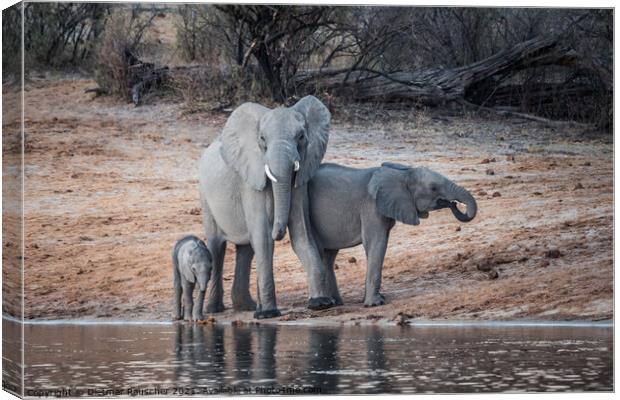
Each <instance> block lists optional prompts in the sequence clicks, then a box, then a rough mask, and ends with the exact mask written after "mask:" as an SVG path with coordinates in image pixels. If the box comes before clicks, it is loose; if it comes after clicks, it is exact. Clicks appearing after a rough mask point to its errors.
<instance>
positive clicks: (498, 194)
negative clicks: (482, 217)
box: [493, 192, 502, 197]
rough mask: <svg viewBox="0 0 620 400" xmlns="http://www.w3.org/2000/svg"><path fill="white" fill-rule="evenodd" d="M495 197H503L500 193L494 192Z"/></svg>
mask: <svg viewBox="0 0 620 400" xmlns="http://www.w3.org/2000/svg"><path fill="white" fill-rule="evenodd" d="M493 197H502V194H501V193H500V192H493Z"/></svg>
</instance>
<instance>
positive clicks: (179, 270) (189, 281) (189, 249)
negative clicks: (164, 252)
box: [172, 235, 212, 321]
mask: <svg viewBox="0 0 620 400" xmlns="http://www.w3.org/2000/svg"><path fill="white" fill-rule="evenodd" d="M211 262H212V259H211V253H209V249H207V246H206V245H205V243H204V242H203V241H202V240H200V239H198V238H197V237H196V236H191V235H190V236H186V237H184V238H183V239H181V240H179V241H178V242H176V244H175V245H174V249H173V250H172V268H173V274H172V276H173V280H174V317H173V318H174V319H175V320H176V319H181V310H182V308H183V313H182V314H183V318H184V319H185V320H188V321H189V320H191V319H192V317H193V319H194V320H196V321H198V320H201V319H203V316H202V304H203V303H204V299H205V292H206V290H207V284H208V283H209V277H210V276H211V266H212V264H211ZM196 284H198V288H199V289H200V290H199V292H198V300H197V301H196V303H195V304H194V299H193V293H194V286H195V285H196ZM181 295H183V307H181Z"/></svg>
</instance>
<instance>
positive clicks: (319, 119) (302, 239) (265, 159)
mask: <svg viewBox="0 0 620 400" xmlns="http://www.w3.org/2000/svg"><path fill="white" fill-rule="evenodd" d="M330 120H331V115H330V113H329V110H328V109H327V107H325V105H323V103H321V102H320V101H319V100H318V99H317V98H315V97H313V96H306V97H304V98H303V99H301V100H300V101H299V102H298V103H297V104H295V105H294V106H292V107H290V108H284V107H280V108H276V109H273V110H272V109H269V108H266V107H263V106H261V105H259V104H255V103H245V104H243V105H241V106H239V107H238V108H237V109H236V110H235V111H234V112H233V113H232V114H231V116H230V117H229V119H228V121H227V122H226V125H225V126H224V130H223V131H222V133H221V134H220V136H219V137H218V138H217V139H216V140H215V141H214V142H213V144H211V145H210V146H209V147H208V148H207V149H206V150H205V151H204V153H203V155H202V158H201V160H200V182H199V185H200V198H201V203H202V210H203V224H204V229H205V234H206V236H207V240H208V247H209V251H211V254H212V256H213V272H212V277H211V278H212V279H211V281H212V286H211V290H210V292H209V302H208V305H207V311H208V312H211V313H214V312H220V311H222V310H223V309H224V305H223V289H222V267H223V262H224V252H225V249H226V242H227V241H229V242H232V243H234V244H235V245H236V250H237V252H236V253H237V257H236V266H235V281H234V283H233V289H232V302H233V308H234V309H235V310H252V309H255V310H256V312H255V314H254V316H255V317H256V318H270V317H275V316H278V315H280V312H279V311H278V308H277V305H276V294H275V284H274V279H273V249H274V241H276V240H280V239H282V238H283V237H284V235H285V233H286V229H287V226H288V227H289V231H290V237H291V242H292V244H293V249H294V250H295V252H296V253H297V255H298V256H299V258H300V259H301V261H302V263H303V265H304V267H305V268H306V272H307V274H308V286H309V292H310V299H309V304H308V307H309V308H312V309H321V308H328V307H331V306H332V305H335V304H336V303H338V302H340V298H339V296H338V293H337V287H336V284H335V277H334V276H333V274H328V273H327V269H326V268H325V266H324V265H323V263H322V261H321V256H320V253H319V251H318V248H317V245H316V243H315V241H314V238H313V237H312V232H311V228H310V223H309V216H308V214H309V212H308V194H307V183H308V181H309V180H310V178H312V176H313V175H314V173H315V172H316V170H317V169H318V167H319V165H320V163H321V160H322V158H323V155H324V154H325V150H326V149H327V141H328V131H329V124H330ZM289 214H290V218H289ZM254 256H255V257H256V269H257V278H258V299H257V300H258V301H257V303H254V301H253V300H252V298H251V297H250V292H249V276H250V265H251V262H252V258H253V257H254Z"/></svg>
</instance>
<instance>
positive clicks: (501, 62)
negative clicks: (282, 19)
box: [294, 38, 612, 106]
mask: <svg viewBox="0 0 620 400" xmlns="http://www.w3.org/2000/svg"><path fill="white" fill-rule="evenodd" d="M548 65H565V66H577V67H579V68H588V63H586V62H583V60H581V59H580V57H579V56H578V54H577V53H576V52H575V51H574V50H572V49H570V48H568V47H565V46H563V45H561V44H560V43H559V41H558V40H557V39H554V38H535V39H531V40H528V41H525V42H521V43H518V44H516V45H515V46H513V47H511V48H509V49H506V50H503V51H500V52H499V53H496V54H494V55H492V56H490V57H488V58H486V59H484V60H481V61H478V62H475V63H472V64H469V65H466V66H463V67H459V68H451V69H428V70H423V71H413V72H409V71H399V72H393V73H389V74H386V73H382V72H379V71H372V70H368V69H337V70H334V69H332V70H322V71H309V72H307V73H304V74H300V75H299V77H297V78H296V79H295V80H294V85H295V89H297V90H300V89H301V91H302V92H307V91H312V90H313V88H314V89H315V90H316V89H320V90H327V91H328V92H331V93H332V94H339V95H346V96H349V97H351V98H353V99H354V100H358V101H397V100H410V101H414V102H416V103H419V104H423V105H430V106H435V105H443V104H446V103H449V102H452V101H456V100H460V99H464V98H465V94H466V92H467V90H469V89H470V88H472V87H473V86H474V85H476V84H480V83H482V82H484V81H486V80H488V79H490V78H492V77H494V76H497V75H503V74H506V73H508V72H516V71H520V70H523V69H527V68H533V67H541V66H548ZM597 68H600V67H598V66H597ZM597 68H594V69H593V70H596V69H597ZM597 71H598V72H600V70H597ZM601 75H602V73H601ZM602 79H603V80H605V81H606V80H607V79H609V77H603V78H602ZM607 85H608V86H607V87H612V86H611V85H609V84H608V83H607Z"/></svg>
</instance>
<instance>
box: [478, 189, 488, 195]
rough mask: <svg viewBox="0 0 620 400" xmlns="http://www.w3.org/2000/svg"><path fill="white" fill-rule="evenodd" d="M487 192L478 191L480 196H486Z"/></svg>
mask: <svg viewBox="0 0 620 400" xmlns="http://www.w3.org/2000/svg"><path fill="white" fill-rule="evenodd" d="M486 195H487V192H485V191H484V190H481V191H479V192H478V196H486Z"/></svg>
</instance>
